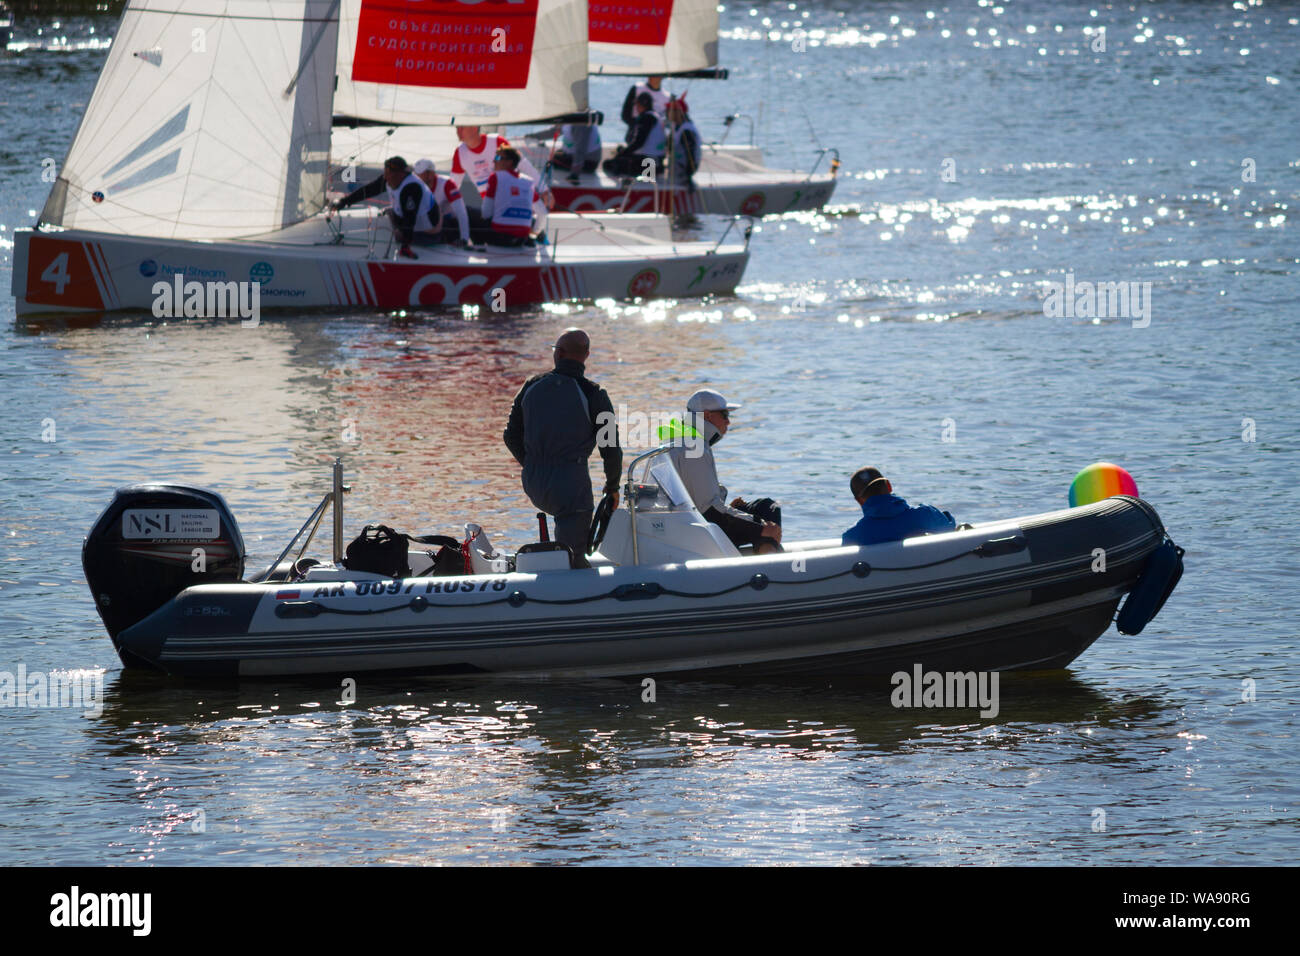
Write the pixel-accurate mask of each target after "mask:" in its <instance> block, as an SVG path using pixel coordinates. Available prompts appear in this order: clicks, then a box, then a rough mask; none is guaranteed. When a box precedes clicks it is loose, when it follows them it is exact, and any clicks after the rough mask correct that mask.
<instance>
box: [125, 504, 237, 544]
mask: <svg viewBox="0 0 1300 956" xmlns="http://www.w3.org/2000/svg"><path fill="white" fill-rule="evenodd" d="M220 534H221V513H220V512H218V511H215V510H203V511H186V510H183V509H168V510H161V511H145V510H140V509H133V510H129V511H124V512H122V537H124V538H150V539H152V540H154V541H157V540H159V539H163V538H175V539H190V538H216V537H218V536H220Z"/></svg>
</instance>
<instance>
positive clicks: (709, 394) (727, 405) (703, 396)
mask: <svg viewBox="0 0 1300 956" xmlns="http://www.w3.org/2000/svg"><path fill="white" fill-rule="evenodd" d="M740 407H741V406H740V405H738V404H737V403H736V402H729V401H727V400H726V399H725V398H723V397H722V393H721V392H715V391H714V390H713V389H711V388H702V389H700V390H699V391H698V392H696V393H695V394H694V395H692V396H691V397H690V398H688V399H687V400H686V410H687V411H688V412H720V411H722V410H723V409H731V408H740Z"/></svg>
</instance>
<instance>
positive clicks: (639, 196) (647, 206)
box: [551, 174, 835, 218]
mask: <svg viewBox="0 0 1300 956" xmlns="http://www.w3.org/2000/svg"><path fill="white" fill-rule="evenodd" d="M583 179H594V177H583ZM551 191H552V192H553V193H554V194H555V206H556V208H557V209H564V210H568V211H570V212H585V211H588V210H599V209H620V210H622V211H623V212H640V213H645V212H659V213H666V214H669V215H675V216H682V215H693V216H703V215H719V216H751V217H755V218H757V217H761V216H776V215H781V214H782V213H787V212H803V211H806V210H810V209H820V208H822V206H824V205H826V203H828V202H829V201H830V198H831V194H832V193H834V191H835V179H834V177H832V176H830V175H829V174H826V175H821V176H807V177H803V178H789V179H780V178H765V177H760V176H741V175H731V176H726V175H722V174H719V175H716V176H714V175H709V174H702V175H699V176H697V177H696V188H695V189H694V190H689V191H688V190H686V189H684V188H683V187H681V186H655V185H654V184H652V183H641V182H636V183H633V184H632V186H631V188H626V187H619V186H618V184H617V183H614V182H612V181H610V180H608V178H606V177H602V179H601V180H600V181H593V182H591V183H585V182H583V181H581V180H580V181H579V183H578V185H576V186H574V185H570V184H568V183H566V182H565V181H564V180H562V179H560V178H559V177H556V179H555V181H554V182H553V183H552V185H551Z"/></svg>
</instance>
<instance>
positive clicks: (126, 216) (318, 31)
mask: <svg viewBox="0 0 1300 956" xmlns="http://www.w3.org/2000/svg"><path fill="white" fill-rule="evenodd" d="M178 8H179V9H178ZM337 38H338V0H185V3H183V4H178V3H176V2H175V0H130V2H129V3H128V4H127V8H126V10H125V11H124V12H123V14H122V22H121V26H120V28H119V30H118V33H117V36H116V37H115V38H114V40H113V46H112V48H111V49H110V50H109V54H108V60H107V62H106V63H105V64H104V69H103V72H102V73H101V74H100V77H99V82H98V83H97V84H96V86H95V92H94V95H93V96H91V99H90V104H89V105H88V106H87V107H86V112H85V115H84V116H83V117H82V120H81V125H80V127H79V128H78V130H77V135H76V137H75V138H74V139H73V142H72V147H71V148H70V149H69V151H68V156H67V159H66V160H65V161H64V164H63V168H62V169H61V170H60V173H59V176H58V179H57V180H56V182H55V185H54V188H53V190H52V191H51V193H50V197H49V199H48V200H47V201H46V204H45V209H44V211H43V212H42V213H41V221H42V222H44V223H49V224H51V225H57V226H65V227H67V228H78V229H90V230H94V231H97V232H108V233H117V234H123V235H135V236H155V237H161V238H170V239H220V238H231V237H235V236H247V235H256V234H259V233H265V232H268V231H271V230H274V229H278V228H281V227H283V226H285V225H287V224H289V223H292V222H295V221H298V220H300V219H303V218H305V217H307V216H309V215H312V214H314V213H316V212H318V211H319V210H320V209H321V208H322V206H323V204H324V197H325V177H326V171H327V170H326V167H327V163H328V159H329V147H330V117H331V114H332V96H333V92H332V90H333V79H334V57H335V53H336V46H337Z"/></svg>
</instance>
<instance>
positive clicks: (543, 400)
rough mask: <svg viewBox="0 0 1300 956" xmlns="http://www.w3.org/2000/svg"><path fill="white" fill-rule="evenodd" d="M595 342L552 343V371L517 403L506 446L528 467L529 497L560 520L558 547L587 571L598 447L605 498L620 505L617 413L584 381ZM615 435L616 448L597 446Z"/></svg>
mask: <svg viewBox="0 0 1300 956" xmlns="http://www.w3.org/2000/svg"><path fill="white" fill-rule="evenodd" d="M590 353H591V340H590V338H588V336H587V333H586V332H584V331H582V329H568V330H567V331H565V332H564V334H563V335H561V336H560V337H559V339H557V340H556V342H555V369H554V371H551V372H547V373H544V374H542V375H534V376H533V377H532V378H530V379H529V380H528V381H526V382H525V383H524V385H523V387H522V388H521V389H519V394H518V395H516V396H515V401H514V404H513V405H512V406H511V408H510V420H509V422H508V423H507V424H506V430H505V432H504V433H503V434H502V436H501V437H502V438H503V439H504V441H505V443H506V447H507V448H509V449H510V454H512V455H514V456H515V460H516V461H518V462H519V464H520V465H522V466H523V469H524V470H523V486H524V494H526V495H528V499H529V500H530V501H531V502H532V503H533V505H534V506H535V507H537V508H538V509H539V510H541V511H545V512H546V513H547V514H549V515H553V516H554V517H555V540H556V541H558V542H560V543H561V544H566V545H568V546H569V548H570V550H571V551H572V552H573V554H574V555H575V556H576V557H577V558H578V559H579V564H585V559H584V558H583V556H584V555H585V554H586V551H587V532H588V530H589V529H590V527H591V518H592V513H593V511H594V508H593V505H592V496H591V476H590V475H589V474H588V472H587V459H588V458H590V457H591V452H592V449H594V448H596V447H597V445H598V444H599V446H600V457H601V459H602V460H603V461H604V465H605V489H604V490H605V493H606V494H612V495H613V496H614V505H615V507H617V505H618V484H619V478H620V476H621V474H622V469H623V449H622V448H621V447H619V440H618V427H617V425H614V427H613V428H609V427H607V426H608V425H609V424H610V423H613V422H614V420H615V416H614V406H613V404H612V403H611V402H610V400H609V395H607V394H606V393H605V390H604V389H603V388H601V387H600V386H599V385H597V384H596V383H595V382H592V381H590V380H589V379H587V378H586V376H585V375H584V374H583V373H584V372H585V370H586V362H587V357H588V356H589V355H590ZM611 435H612V441H611V440H602V441H600V442H597V437H598V436H600V437H601V438H602V439H605V438H607V436H611Z"/></svg>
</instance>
